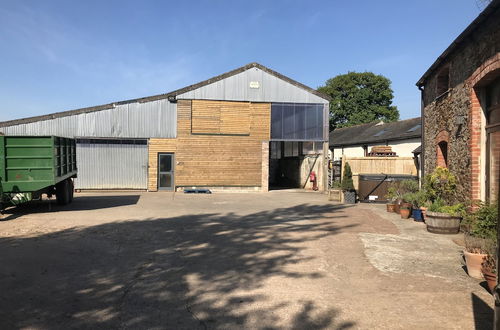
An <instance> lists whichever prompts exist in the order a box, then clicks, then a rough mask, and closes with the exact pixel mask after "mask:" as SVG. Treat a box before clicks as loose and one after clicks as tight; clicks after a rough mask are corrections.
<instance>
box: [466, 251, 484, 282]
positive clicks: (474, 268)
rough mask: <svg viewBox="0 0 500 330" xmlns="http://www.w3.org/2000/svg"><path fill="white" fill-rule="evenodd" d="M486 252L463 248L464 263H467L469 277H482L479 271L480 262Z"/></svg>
mask: <svg viewBox="0 0 500 330" xmlns="http://www.w3.org/2000/svg"><path fill="white" fill-rule="evenodd" d="M486 256H487V254H483V253H470V252H467V251H465V250H464V257H465V264H466V265H467V274H469V276H470V277H474V278H477V279H482V278H483V273H482V272H481V268H482V267H481V263H482V262H483V260H484V258H486Z"/></svg>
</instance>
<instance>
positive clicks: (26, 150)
mask: <svg viewBox="0 0 500 330" xmlns="http://www.w3.org/2000/svg"><path fill="white" fill-rule="evenodd" d="M76 171H77V168H76V144H75V140H74V139H68V138H62V137H55V136H0V179H1V184H2V188H3V191H4V192H33V191H38V190H41V189H44V188H46V187H49V186H52V185H55V184H56V183H58V182H60V181H62V180H64V179H66V178H68V177H74V176H76Z"/></svg>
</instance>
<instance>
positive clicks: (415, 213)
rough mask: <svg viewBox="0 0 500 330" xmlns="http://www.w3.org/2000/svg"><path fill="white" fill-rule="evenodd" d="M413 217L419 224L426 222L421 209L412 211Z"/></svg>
mask: <svg viewBox="0 0 500 330" xmlns="http://www.w3.org/2000/svg"><path fill="white" fill-rule="evenodd" d="M411 217H412V218H413V220H415V221H417V222H423V221H424V218H423V216H422V210H420V209H413V210H411Z"/></svg>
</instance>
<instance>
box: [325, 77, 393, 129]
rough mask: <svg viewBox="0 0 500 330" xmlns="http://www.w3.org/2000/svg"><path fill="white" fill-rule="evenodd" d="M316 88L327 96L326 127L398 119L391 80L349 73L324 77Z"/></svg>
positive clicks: (333, 127) (332, 127)
mask: <svg viewBox="0 0 500 330" xmlns="http://www.w3.org/2000/svg"><path fill="white" fill-rule="evenodd" d="M318 91H320V92H322V93H324V94H327V95H330V96H331V98H332V101H331V102H330V129H331V130H332V129H335V128H340V127H349V126H354V125H359V124H366V123H371V122H374V121H378V120H382V121H384V122H391V121H396V120H398V119H399V111H398V109H397V108H396V107H395V106H393V105H392V99H393V95H392V89H391V81H390V80H389V79H387V78H386V77H384V76H381V75H376V74H374V73H372V72H349V73H347V74H343V75H339V76H336V77H334V78H331V79H329V80H327V82H326V84H325V86H321V87H319V88H318Z"/></svg>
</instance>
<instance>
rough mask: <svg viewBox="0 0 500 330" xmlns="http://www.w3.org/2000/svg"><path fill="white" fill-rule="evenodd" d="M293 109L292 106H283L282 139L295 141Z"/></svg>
mask: <svg viewBox="0 0 500 330" xmlns="http://www.w3.org/2000/svg"><path fill="white" fill-rule="evenodd" d="M295 120H296V119H295V107H294V105H293V104H285V105H284V106H283V138H284V139H291V140H293V139H295Z"/></svg>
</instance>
